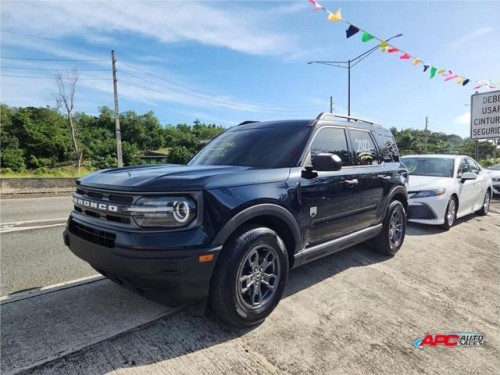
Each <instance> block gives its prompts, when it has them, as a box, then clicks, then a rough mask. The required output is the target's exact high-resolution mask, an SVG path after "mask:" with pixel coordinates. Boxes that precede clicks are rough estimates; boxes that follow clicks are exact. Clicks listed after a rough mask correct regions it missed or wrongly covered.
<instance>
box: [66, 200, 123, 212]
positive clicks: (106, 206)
mask: <svg viewBox="0 0 500 375" xmlns="http://www.w3.org/2000/svg"><path fill="white" fill-rule="evenodd" d="M73 203H75V204H78V205H80V206H84V207H89V208H95V209H98V210H103V211H111V212H118V206H116V205H113V204H106V203H97V202H92V201H88V200H86V199H81V198H76V197H73Z"/></svg>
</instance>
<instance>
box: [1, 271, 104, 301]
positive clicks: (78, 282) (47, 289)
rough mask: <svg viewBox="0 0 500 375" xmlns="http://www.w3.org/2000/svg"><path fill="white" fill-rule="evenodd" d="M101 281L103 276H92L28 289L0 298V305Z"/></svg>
mask: <svg viewBox="0 0 500 375" xmlns="http://www.w3.org/2000/svg"><path fill="white" fill-rule="evenodd" d="M102 279H104V276H101V275H93V276H87V277H82V278H81V279H75V280H70V281H65V282H62V283H57V284H52V285H48V286H44V287H41V288H37V289H30V290H27V291H25V292H20V293H11V294H9V295H7V296H2V297H0V304H1V305H7V304H9V303H13V302H17V301H22V300H24V299H28V298H33V297H38V296H40V295H42V294H47V293H53V292H57V291H59V290H64V289H69V288H74V287H77V286H82V285H84V284H89V283H94V282H96V281H99V280H102Z"/></svg>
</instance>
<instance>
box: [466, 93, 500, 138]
mask: <svg viewBox="0 0 500 375" xmlns="http://www.w3.org/2000/svg"><path fill="white" fill-rule="evenodd" d="M470 137H471V139H485V138H500V91H490V92H485V93H482V94H474V95H472V96H471V117H470Z"/></svg>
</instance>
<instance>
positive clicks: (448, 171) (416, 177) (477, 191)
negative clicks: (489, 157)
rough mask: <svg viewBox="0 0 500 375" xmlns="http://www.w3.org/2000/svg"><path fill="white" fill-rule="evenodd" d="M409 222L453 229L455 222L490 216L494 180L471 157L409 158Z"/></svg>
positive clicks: (418, 156)
mask: <svg viewBox="0 0 500 375" xmlns="http://www.w3.org/2000/svg"><path fill="white" fill-rule="evenodd" d="M401 160H402V161H403V163H404V164H405V165H406V167H407V168H408V172H409V173H410V181H409V186H408V220H409V221H413V222H416V223H421V224H434V225H442V226H443V227H444V228H445V229H450V228H451V226H452V225H453V223H454V222H455V219H457V218H460V217H462V216H465V215H469V214H472V213H474V212H478V213H479V214H480V215H486V214H488V211H489V209H490V201H491V195H492V185H491V178H490V176H489V175H488V173H486V171H485V170H484V169H483V168H482V167H481V166H480V165H479V164H478V163H477V162H476V161H475V160H473V159H471V158H469V157H468V156H456V155H409V156H404V157H402V158H401Z"/></svg>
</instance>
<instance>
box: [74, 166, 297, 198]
mask: <svg viewBox="0 0 500 375" xmlns="http://www.w3.org/2000/svg"><path fill="white" fill-rule="evenodd" d="M289 174H290V169H289V168H279V169H256V168H250V167H239V166H211V165H209V166H204V165H194V166H189V165H160V166H139V167H126V168H115V169H106V170H102V171H98V172H95V173H92V174H90V175H88V176H85V177H82V178H80V179H79V180H77V184H78V185H82V186H88V187H94V188H98V189H107V190H126V191H142V192H150V191H151V192H162V191H200V190H207V189H215V188H220V187H231V186H241V185H249V184H262V183H270V182H279V181H284V180H286V179H287V178H288V176H289Z"/></svg>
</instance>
